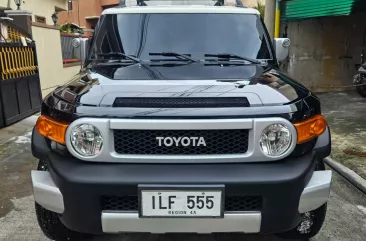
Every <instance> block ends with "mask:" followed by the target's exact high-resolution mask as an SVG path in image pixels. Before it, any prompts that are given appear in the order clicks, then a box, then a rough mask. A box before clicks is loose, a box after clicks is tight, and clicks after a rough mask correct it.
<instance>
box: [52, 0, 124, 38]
mask: <svg viewBox="0 0 366 241" xmlns="http://www.w3.org/2000/svg"><path fill="white" fill-rule="evenodd" d="M119 2H120V0H72V9H71V10H68V11H64V12H60V13H59V14H58V17H59V20H58V22H59V24H61V25H62V24H65V23H71V24H73V25H74V26H78V27H79V28H81V29H83V30H84V33H85V35H87V36H90V35H91V33H92V32H93V29H94V27H95V25H96V24H97V22H98V20H99V17H100V15H101V13H102V12H103V10H104V9H106V8H110V7H114V6H118V4H119Z"/></svg>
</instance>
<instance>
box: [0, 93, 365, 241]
mask: <svg viewBox="0 0 366 241" xmlns="http://www.w3.org/2000/svg"><path fill="white" fill-rule="evenodd" d="M321 98H327V97H326V96H322V97H321ZM365 107H366V105H365ZM34 120H35V118H34V117H33V118H30V119H27V120H24V121H21V122H19V123H17V124H16V125H13V126H11V127H9V128H5V129H2V130H0V241H5V240H6V241H8V240H12V241H13V240H14V241H16V240H19V241H20V240H21V241H24V240H48V239H47V238H45V237H44V235H43V234H42V233H41V230H40V229H39V227H38V224H37V220H36V216H35V212H34V201H33V197H32V196H31V194H32V190H31V183H30V170H31V169H35V168H36V166H37V160H36V159H35V158H33V157H32V155H31V151H30V135H31V132H30V131H31V128H32V126H33V125H34ZM279 221H280V218H279ZM365 237H366V198H365V196H363V195H362V194H361V193H360V192H358V191H357V190H356V189H354V188H353V187H352V186H351V185H350V184H348V183H347V182H345V181H344V180H343V179H342V178H341V177H339V176H338V175H336V174H334V177H333V187H332V192H331V197H330V200H329V206H328V214H327V217H326V221H325V225H324V227H323V229H322V231H321V233H320V234H319V235H318V236H317V237H315V238H314V239H313V240H316V241H326V240H332V241H333V240H335V241H337V240H339V241H340V240H353V241H358V240H359V241H361V240H365ZM117 240H121V241H141V240H144V241H157V240H162V241H168V240H175V241H180V240H182V241H187V240H189V241H198V240H199V241H214V240H215V241H218V240H223V241H224V240H227V241H229V240H230V241H236V240H238V241H239V240H240V241H244V240H253V241H265V240H267V241H278V240H281V239H279V238H276V237H275V236H263V235H261V236H258V235H245V236H243V235H224V234H223V235H193V234H190V235H181V234H179V235H178V234H177V235H175V234H174V235H173V234H172V235H149V234H129V235H117V236H112V235H102V236H97V237H95V238H94V239H93V241H117Z"/></svg>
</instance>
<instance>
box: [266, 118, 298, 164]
mask: <svg viewBox="0 0 366 241" xmlns="http://www.w3.org/2000/svg"><path fill="white" fill-rule="evenodd" d="M291 141H292V135H291V131H290V129H289V128H287V127H286V126H285V125H282V124H272V125H269V126H267V127H266V128H265V129H264V130H263V132H262V135H261V138H260V139H259V145H260V148H261V150H262V152H263V153H264V154H265V155H267V156H273V157H276V156H280V155H282V154H283V153H285V152H286V151H287V150H288V149H289V148H290V146H291Z"/></svg>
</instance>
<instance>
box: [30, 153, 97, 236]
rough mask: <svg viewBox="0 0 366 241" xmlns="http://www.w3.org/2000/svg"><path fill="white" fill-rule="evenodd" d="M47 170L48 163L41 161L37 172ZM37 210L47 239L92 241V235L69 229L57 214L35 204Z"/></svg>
mask: <svg viewBox="0 0 366 241" xmlns="http://www.w3.org/2000/svg"><path fill="white" fill-rule="evenodd" d="M47 169H48V166H47V163H46V162H45V161H43V160H40V161H39V163H38V168H37V170H40V171H46V170H47ZM35 209H36V215H37V221H38V225H39V227H40V228H41V230H42V232H43V233H44V235H45V236H46V237H47V238H49V239H51V240H56V241H66V240H68V241H79V240H90V237H91V235H89V234H84V233H79V232H75V231H73V230H71V229H68V228H67V227H66V226H65V225H64V224H63V223H62V222H61V220H60V218H59V216H58V214H57V213H55V212H52V211H49V210H47V209H45V208H44V207H42V206H41V205H39V204H38V203H35Z"/></svg>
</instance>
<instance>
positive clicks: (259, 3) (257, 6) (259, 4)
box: [253, 0, 266, 18]
mask: <svg viewBox="0 0 366 241" xmlns="http://www.w3.org/2000/svg"><path fill="white" fill-rule="evenodd" d="M265 7H266V6H265V5H264V4H263V3H262V2H261V1H260V0H258V1H257V5H256V6H253V8H255V9H257V10H258V11H259V13H260V14H261V16H262V18H264V10H265Z"/></svg>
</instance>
